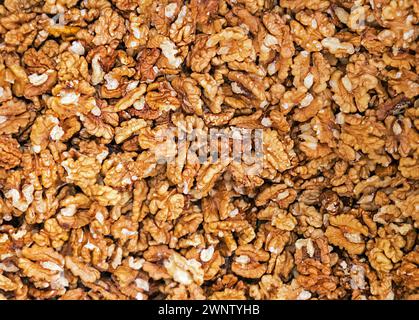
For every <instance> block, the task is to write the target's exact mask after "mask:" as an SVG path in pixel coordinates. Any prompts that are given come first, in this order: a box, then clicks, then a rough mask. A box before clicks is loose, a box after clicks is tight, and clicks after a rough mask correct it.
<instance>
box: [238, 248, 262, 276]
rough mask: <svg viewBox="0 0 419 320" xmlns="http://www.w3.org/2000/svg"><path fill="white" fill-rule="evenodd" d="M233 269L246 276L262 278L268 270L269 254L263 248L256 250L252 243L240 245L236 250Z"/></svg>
mask: <svg viewBox="0 0 419 320" xmlns="http://www.w3.org/2000/svg"><path fill="white" fill-rule="evenodd" d="M235 255H236V256H235V258H234V262H233V263H232V264H231V269H232V271H233V272H234V273H236V274H237V275H239V276H242V277H245V278H252V279H254V278H260V277H261V276H262V275H263V274H264V273H265V271H266V268H267V266H266V264H264V263H263V262H266V261H267V260H268V259H269V254H268V253H267V252H265V251H263V250H255V248H253V247H252V246H251V245H245V246H240V247H238V248H237V250H236V251H235Z"/></svg>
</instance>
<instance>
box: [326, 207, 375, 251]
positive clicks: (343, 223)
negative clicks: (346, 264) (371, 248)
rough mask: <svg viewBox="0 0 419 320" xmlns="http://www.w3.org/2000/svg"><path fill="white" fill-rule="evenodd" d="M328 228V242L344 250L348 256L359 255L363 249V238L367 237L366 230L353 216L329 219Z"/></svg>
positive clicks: (345, 215) (346, 215) (342, 215)
mask: <svg viewBox="0 0 419 320" xmlns="http://www.w3.org/2000/svg"><path fill="white" fill-rule="evenodd" d="M329 223H330V226H328V227H327V229H326V232H325V234H326V236H327V238H328V239H329V241H330V242H331V243H332V244H333V245H336V246H339V247H340V248H343V249H346V250H347V251H348V253H349V254H361V253H363V252H364V249H365V242H364V240H363V239H362V235H363V236H367V235H368V228H367V227H366V226H363V225H362V224H361V223H360V222H359V221H358V220H356V219H355V218H354V217H353V216H351V215H348V214H341V215H338V216H333V217H330V218H329Z"/></svg>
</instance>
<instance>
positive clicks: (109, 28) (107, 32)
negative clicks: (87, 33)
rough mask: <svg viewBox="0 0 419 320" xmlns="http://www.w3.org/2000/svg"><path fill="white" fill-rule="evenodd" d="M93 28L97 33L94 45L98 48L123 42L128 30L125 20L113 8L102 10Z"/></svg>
mask: <svg viewBox="0 0 419 320" xmlns="http://www.w3.org/2000/svg"><path fill="white" fill-rule="evenodd" d="M91 27H92V31H94V33H95V37H94V38H93V43H94V44H95V45H97V46H100V45H103V44H108V43H110V42H111V41H112V40H121V39H122V37H123V36H124V34H125V30H126V29H125V21H124V19H123V18H122V17H121V16H120V15H119V14H118V13H117V12H116V11H113V10H112V9H111V8H104V9H103V10H101V14H100V17H99V19H98V20H97V21H96V22H95V23H94V24H93V25H91Z"/></svg>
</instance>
